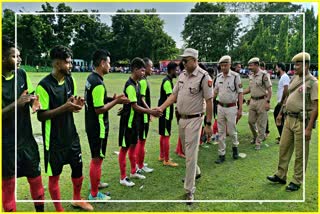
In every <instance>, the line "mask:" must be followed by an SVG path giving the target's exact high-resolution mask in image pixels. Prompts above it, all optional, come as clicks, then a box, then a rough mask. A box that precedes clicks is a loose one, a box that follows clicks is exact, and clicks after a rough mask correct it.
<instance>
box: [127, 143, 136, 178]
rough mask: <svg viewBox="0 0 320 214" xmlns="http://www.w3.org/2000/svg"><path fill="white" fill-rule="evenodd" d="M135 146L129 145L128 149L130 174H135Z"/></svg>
mask: <svg viewBox="0 0 320 214" xmlns="http://www.w3.org/2000/svg"><path fill="white" fill-rule="evenodd" d="M135 150H136V145H130V147H129V149H128V156H129V160H130V165H131V174H134V173H136V171H137V168H136V151H135Z"/></svg>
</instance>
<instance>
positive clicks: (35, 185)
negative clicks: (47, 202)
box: [27, 176, 44, 206]
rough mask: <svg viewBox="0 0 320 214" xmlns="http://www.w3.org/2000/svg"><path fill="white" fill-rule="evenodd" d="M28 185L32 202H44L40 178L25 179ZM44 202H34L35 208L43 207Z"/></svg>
mask: <svg viewBox="0 0 320 214" xmlns="http://www.w3.org/2000/svg"><path fill="white" fill-rule="evenodd" d="M27 179H28V182H29V185H30V193H31V197H32V199H33V200H44V188H43V185H42V178H41V176H38V177H35V178H27ZM43 204H44V202H34V205H35V206H38V205H43Z"/></svg>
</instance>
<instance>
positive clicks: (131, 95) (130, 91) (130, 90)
mask: <svg viewBox="0 0 320 214" xmlns="http://www.w3.org/2000/svg"><path fill="white" fill-rule="evenodd" d="M126 93H127V95H128V99H129V100H130V102H131V103H136V102H137V100H138V99H137V92H136V89H135V88H134V87H133V86H132V85H129V86H128V87H127V88H126Z"/></svg>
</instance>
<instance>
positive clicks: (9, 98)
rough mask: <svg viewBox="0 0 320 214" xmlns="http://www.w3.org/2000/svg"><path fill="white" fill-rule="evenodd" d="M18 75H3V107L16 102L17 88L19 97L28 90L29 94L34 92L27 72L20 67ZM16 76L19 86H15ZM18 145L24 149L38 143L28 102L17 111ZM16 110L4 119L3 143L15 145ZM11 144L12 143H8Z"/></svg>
mask: <svg viewBox="0 0 320 214" xmlns="http://www.w3.org/2000/svg"><path fill="white" fill-rule="evenodd" d="M16 74H17V75H15V74H14V73H12V75H11V76H10V77H8V78H4V77H3V76H2V108H5V107H6V106H8V105H10V104H11V103H13V102H15V89H16V90H17V99H18V98H19V97H20V95H21V94H22V93H23V92H24V91H25V90H28V93H29V94H32V93H34V88H33V86H32V84H31V81H30V79H29V77H28V75H27V73H26V72H25V71H24V70H22V69H18V70H17V72H16ZM15 77H17V86H16V87H15ZM17 130H18V131H17V146H18V149H22V148H25V147H28V146H30V143H33V144H36V142H35V140H34V137H33V134H32V126H31V120H30V105H29V103H28V104H26V105H25V106H24V107H23V108H18V112H17ZM14 139H15V112H14V111H13V112H12V113H11V115H9V117H7V118H6V119H2V145H4V146H13V147H14V146H15V145H14V141H15V140H14ZM8 144H11V145H8Z"/></svg>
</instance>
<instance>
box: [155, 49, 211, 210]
mask: <svg viewBox="0 0 320 214" xmlns="http://www.w3.org/2000/svg"><path fill="white" fill-rule="evenodd" d="M181 57H182V62H183V64H184V67H185V70H184V72H183V73H182V74H180V75H179V79H178V82H177V84H176V85H175V86H174V89H173V91H172V94H171V95H170V96H169V97H168V98H167V100H166V101H165V102H164V103H163V104H162V105H161V106H160V107H159V110H160V111H162V112H163V111H164V109H166V108H167V107H168V106H170V105H172V104H173V103H174V102H177V115H178V117H179V118H180V120H179V136H180V138H181V143H182V148H183V150H184V153H185V157H186V178H185V181H184V189H185V190H186V199H187V200H188V202H187V205H191V204H192V201H193V200H194V192H195V190H196V187H195V179H196V176H197V175H198V177H199V175H200V173H201V172H200V168H199V166H198V164H197V162H198V151H199V139H200V134H201V128H202V122H203V118H204V111H206V116H207V121H205V127H204V132H205V134H206V135H207V139H208V140H210V139H211V135H212V129H211V125H212V124H211V120H212V97H213V90H212V79H211V77H210V76H209V74H208V72H206V71H204V70H202V69H201V68H200V67H199V65H198V51H197V50H195V49H193V48H186V49H185V50H184V53H183V55H181Z"/></svg>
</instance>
